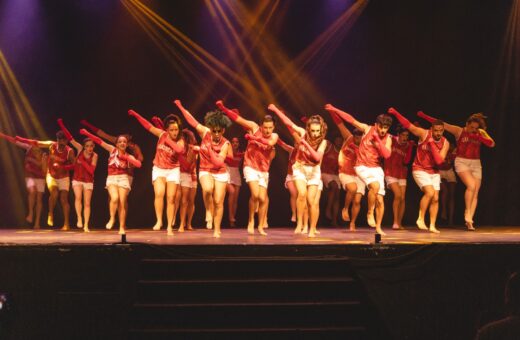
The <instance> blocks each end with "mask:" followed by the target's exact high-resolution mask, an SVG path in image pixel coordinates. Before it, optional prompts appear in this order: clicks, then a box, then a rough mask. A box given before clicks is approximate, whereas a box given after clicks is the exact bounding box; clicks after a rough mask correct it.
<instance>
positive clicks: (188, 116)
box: [173, 99, 209, 138]
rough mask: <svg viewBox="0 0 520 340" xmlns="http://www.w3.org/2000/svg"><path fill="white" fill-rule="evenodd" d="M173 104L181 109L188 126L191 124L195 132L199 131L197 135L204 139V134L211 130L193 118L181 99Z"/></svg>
mask: <svg viewBox="0 0 520 340" xmlns="http://www.w3.org/2000/svg"><path fill="white" fill-rule="evenodd" d="M173 103H174V104H175V105H176V106H177V107H178V108H179V110H180V111H181V113H182V115H183V116H184V118H185V119H186V121H187V122H188V124H190V125H191V126H192V127H193V128H195V130H197V133H198V134H199V136H200V137H201V138H202V137H204V134H205V133H206V132H208V131H209V129H208V128H207V127H205V126H204V125H202V124H200V123H199V122H198V121H197V120H196V119H195V117H193V116H192V115H191V113H190V112H189V111H188V110H186V109H185V108H184V106H182V103H181V101H180V100H179V99H175V100H174V101H173Z"/></svg>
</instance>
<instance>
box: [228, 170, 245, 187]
mask: <svg viewBox="0 0 520 340" xmlns="http://www.w3.org/2000/svg"><path fill="white" fill-rule="evenodd" d="M227 169H228V172H229V184H233V185H236V186H237V187H239V186H241V185H242V178H240V170H238V168H235V167H228V168H227Z"/></svg>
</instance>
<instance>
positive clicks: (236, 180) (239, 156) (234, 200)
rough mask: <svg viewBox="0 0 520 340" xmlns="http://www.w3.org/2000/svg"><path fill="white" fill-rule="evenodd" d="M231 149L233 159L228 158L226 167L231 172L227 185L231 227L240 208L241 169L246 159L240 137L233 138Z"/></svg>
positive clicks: (234, 223)
mask: <svg viewBox="0 0 520 340" xmlns="http://www.w3.org/2000/svg"><path fill="white" fill-rule="evenodd" d="M231 147H232V148H233V158H226V166H227V169H228V172H229V183H228V185H227V192H228V219H229V226H230V227H234V226H235V225H236V212H237V207H238V195H239V193H240V186H242V179H241V178H240V171H239V169H238V168H239V167H240V164H241V163H242V160H243V159H244V152H242V151H240V141H239V139H238V137H233V138H231Z"/></svg>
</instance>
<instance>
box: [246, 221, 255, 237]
mask: <svg viewBox="0 0 520 340" xmlns="http://www.w3.org/2000/svg"><path fill="white" fill-rule="evenodd" d="M247 233H248V234H249V235H254V234H255V225H254V223H249V224H248V225H247Z"/></svg>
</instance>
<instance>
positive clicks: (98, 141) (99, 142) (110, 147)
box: [79, 129, 115, 152]
mask: <svg viewBox="0 0 520 340" xmlns="http://www.w3.org/2000/svg"><path fill="white" fill-rule="evenodd" d="M79 133H80V134H82V135H83V136H85V137H88V138H90V139H92V141H93V142H94V143H96V144H97V145H99V146H101V147H102V148H103V149H105V150H107V151H108V152H112V150H114V148H115V147H114V146H113V145H110V144H108V143H105V142H104V141H103V140H102V139H101V138H99V137H98V136H95V135H93V134H91V133H90V132H88V131H87V130H85V129H80V130H79Z"/></svg>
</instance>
